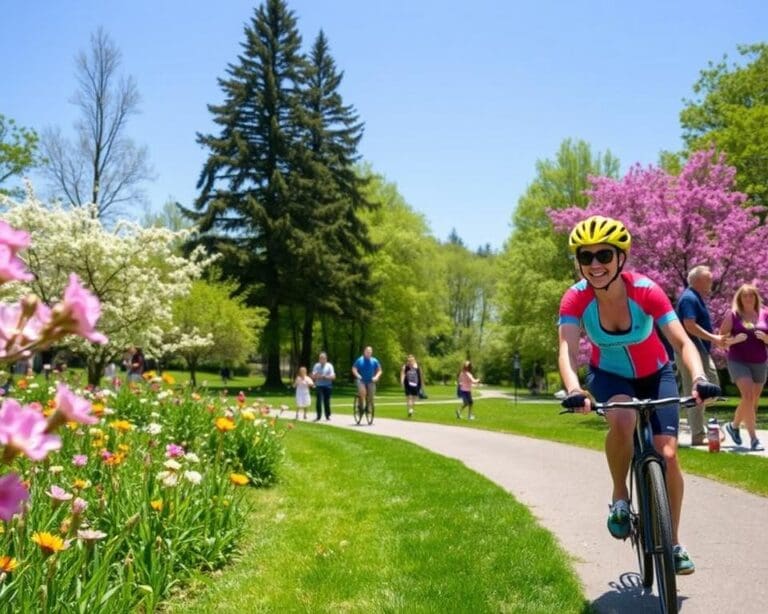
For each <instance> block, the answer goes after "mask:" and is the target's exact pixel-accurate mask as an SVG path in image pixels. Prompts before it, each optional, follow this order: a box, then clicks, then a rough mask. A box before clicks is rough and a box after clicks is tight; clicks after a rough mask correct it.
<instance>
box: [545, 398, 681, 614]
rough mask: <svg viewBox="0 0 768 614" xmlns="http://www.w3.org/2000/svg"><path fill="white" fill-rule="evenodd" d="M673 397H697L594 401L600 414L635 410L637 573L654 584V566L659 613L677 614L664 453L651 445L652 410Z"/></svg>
mask: <svg viewBox="0 0 768 614" xmlns="http://www.w3.org/2000/svg"><path fill="white" fill-rule="evenodd" d="M567 402H568V400H567V399H566V400H564V401H563V402H562V405H563V407H565V411H562V412H560V413H572V412H573V408H570V407H568V405H566V403H567ZM672 403H679V404H680V405H682V406H683V407H693V406H694V405H696V399H695V398H693V397H682V398H678V397H671V398H666V399H644V400H640V399H633V400H632V401H618V402H614V403H593V404H592V409H593V411H596V412H597V413H598V414H600V415H603V414H604V413H605V412H606V411H610V410H612V409H634V410H635V411H636V412H637V414H638V419H637V421H636V423H635V435H634V444H635V447H634V453H633V455H632V464H631V467H630V482H629V489H630V491H629V505H630V514H629V516H630V524H631V530H630V533H629V538H630V540H631V542H632V546H633V547H634V548H635V551H636V553H637V563H638V566H639V568H640V579H641V581H642V583H643V586H644V587H645V588H650V587H651V585H652V584H653V576H654V568H655V572H656V588H657V591H658V594H659V602H660V605H661V612H662V613H663V614H677V610H678V608H677V582H676V578H675V558H674V552H673V546H674V544H673V543H672V514H671V512H670V509H669V499H668V498H667V486H666V477H665V476H666V472H665V466H664V459H663V458H662V456H661V455H660V454H659V453H658V452H656V449H655V448H654V447H653V431H652V429H651V415H652V414H653V412H654V411H655V410H656V408H657V407H658V406H660V405H669V404H672ZM633 490H635V491H636V493H633Z"/></svg>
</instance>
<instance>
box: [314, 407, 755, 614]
mask: <svg viewBox="0 0 768 614" xmlns="http://www.w3.org/2000/svg"><path fill="white" fill-rule="evenodd" d="M324 424H326V425H331V426H335V427H341V428H349V429H352V430H357V431H359V432H364V433H370V434H372V435H385V436H391V437H397V438H400V439H404V440H406V441H410V442H413V443H415V444H417V445H420V446H422V447H424V448H427V449H429V450H432V451H434V452H437V453H438V454H442V455H444V456H448V457H451V458H456V459H458V460H461V461H463V462H464V463H465V464H466V466H467V467H469V468H471V469H473V470H475V471H477V472H478V473H480V474H482V475H484V476H486V477H488V478H489V479H490V480H492V481H493V482H495V483H497V484H499V485H500V486H502V487H503V488H504V489H506V490H507V491H508V492H510V493H512V494H513V495H514V496H515V498H516V499H517V500H518V501H520V502H521V503H523V504H524V505H526V506H527V507H528V508H529V509H530V510H531V512H532V513H533V514H534V516H535V517H536V518H537V519H538V521H539V522H540V524H541V525H542V526H544V527H545V528H547V529H548V530H550V531H551V532H552V533H553V534H554V535H555V536H556V537H557V538H558V539H559V541H560V543H561V544H562V546H563V548H564V549H565V550H566V551H567V552H569V553H570V554H571V555H572V557H573V559H574V565H575V569H576V571H577V573H578V574H579V576H580V578H581V581H582V583H583V586H584V590H585V593H586V595H587V597H588V599H589V600H590V601H591V602H592V603H593V605H594V607H595V610H596V611H597V612H600V613H616V614H634V613H644V612H658V599H657V598H656V596H655V595H654V594H650V593H649V592H647V591H645V590H643V589H642V587H641V586H640V583H639V579H638V576H637V573H636V572H637V564H636V561H635V554H634V551H633V550H632V548H631V546H630V545H629V542H622V541H618V540H614V539H612V538H611V537H610V536H609V534H608V532H607V530H606V528H605V517H606V514H607V511H608V507H607V504H608V497H609V494H610V490H611V487H610V478H609V476H608V469H607V466H606V464H605V458H604V456H603V454H602V453H599V452H595V451H592V450H586V449H583V448H578V447H574V446H568V445H564V444H559V443H554V442H548V441H543V440H539V439H531V438H528V437H521V436H516V435H508V434H503V433H496V432H491V431H483V430H480V429H470V428H462V427H460V426H447V425H440V424H430V423H424V422H417V421H406V420H387V419H383V418H376V421H375V422H374V424H373V425H372V426H357V425H355V424H354V421H353V420H352V417H351V415H346V416H345V415H340V414H336V415H334V416H333V419H332V421H330V422H324ZM766 440H768V438H767V439H766ZM766 440H764V441H766ZM765 470H766V471H768V462H767V464H766V468H765ZM681 538H682V540H683V541H684V543H685V544H686V546H687V547H688V550H689V551H690V552H691V554H692V556H693V558H694V560H695V562H696V573H695V574H693V575H692V576H686V577H679V578H678V594H679V596H680V611H681V612H683V613H685V614H710V613H713V612H719V613H725V614H727V613H731V612H733V613H734V614H735V613H739V614H741V613H747V612H756V613H757V612H768V498H764V497H759V496H756V495H751V494H748V493H745V492H744V491H741V490H738V489H736V488H732V487H729V486H725V485H723V484H720V483H717V482H714V481H712V480H707V479H704V478H699V477H696V476H691V475H688V476H686V495H685V504H684V508H683V522H682V525H681Z"/></svg>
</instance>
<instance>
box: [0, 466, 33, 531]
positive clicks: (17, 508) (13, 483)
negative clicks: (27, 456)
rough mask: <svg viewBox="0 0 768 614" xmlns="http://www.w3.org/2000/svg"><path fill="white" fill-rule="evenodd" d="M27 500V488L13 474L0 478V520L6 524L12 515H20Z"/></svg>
mask: <svg viewBox="0 0 768 614" xmlns="http://www.w3.org/2000/svg"><path fill="white" fill-rule="evenodd" d="M27 499H29V492H27V488H26V487H25V486H24V484H23V483H22V482H21V480H20V479H19V476H18V475H16V474H15V473H8V474H6V475H4V476H0V518H2V519H3V520H5V521H6V522H8V521H9V520H11V518H13V516H14V514H21V513H22V511H23V507H22V504H23V503H24V501H26V500H27Z"/></svg>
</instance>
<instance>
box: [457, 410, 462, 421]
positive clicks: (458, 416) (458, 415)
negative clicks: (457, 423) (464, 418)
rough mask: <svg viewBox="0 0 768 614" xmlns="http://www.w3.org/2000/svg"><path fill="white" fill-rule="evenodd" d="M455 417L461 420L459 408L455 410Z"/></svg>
mask: <svg viewBox="0 0 768 614" xmlns="http://www.w3.org/2000/svg"><path fill="white" fill-rule="evenodd" d="M456 419H457V420H461V410H460V409H457V410H456Z"/></svg>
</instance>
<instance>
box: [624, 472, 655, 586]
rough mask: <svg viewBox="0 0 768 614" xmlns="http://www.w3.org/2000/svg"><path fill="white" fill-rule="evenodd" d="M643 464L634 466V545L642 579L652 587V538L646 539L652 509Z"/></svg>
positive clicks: (632, 512) (632, 506) (632, 516)
mask: <svg viewBox="0 0 768 614" xmlns="http://www.w3.org/2000/svg"><path fill="white" fill-rule="evenodd" d="M643 474H644V472H643V470H642V466H639V467H636V466H635V465H633V466H632V480H633V481H634V484H635V493H634V497H633V498H632V501H630V517H631V519H632V537H631V539H632V546H633V547H634V549H635V552H636V553H637V566H638V568H639V570H640V581H641V582H642V583H643V586H644V587H645V588H650V587H651V585H652V584H653V557H652V556H651V551H652V547H653V546H652V540H650V539H646V530H647V528H648V527H649V526H650V525H649V524H648V521H647V519H645V518H643V516H648V514H647V513H645V510H648V509H650V506H649V504H648V490H647V489H646V488H645V483H644V481H643Z"/></svg>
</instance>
